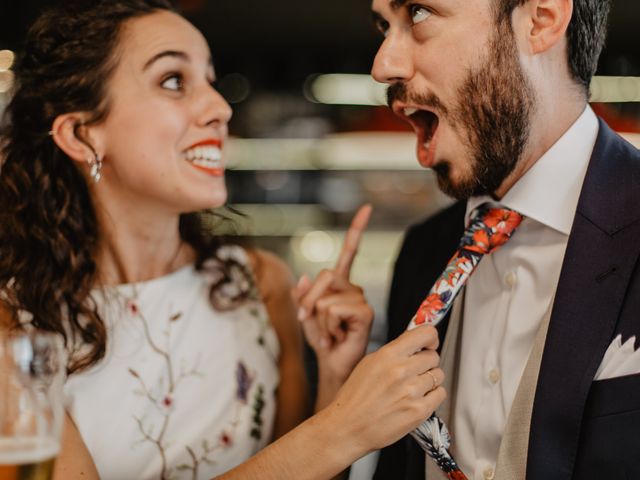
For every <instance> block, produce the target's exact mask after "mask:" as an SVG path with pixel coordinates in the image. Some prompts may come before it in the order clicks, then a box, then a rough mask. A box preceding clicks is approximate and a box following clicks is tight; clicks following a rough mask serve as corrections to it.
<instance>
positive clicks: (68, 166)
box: [0, 0, 231, 372]
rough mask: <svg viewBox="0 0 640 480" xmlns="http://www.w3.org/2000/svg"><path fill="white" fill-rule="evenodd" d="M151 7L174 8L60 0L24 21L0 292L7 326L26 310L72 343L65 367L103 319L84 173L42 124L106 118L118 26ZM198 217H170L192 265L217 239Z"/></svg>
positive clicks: (3, 168) (97, 350)
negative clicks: (67, 116)
mask: <svg viewBox="0 0 640 480" xmlns="http://www.w3.org/2000/svg"><path fill="white" fill-rule="evenodd" d="M158 10H169V11H174V9H173V6H172V5H171V3H170V2H169V1H167V0H69V1H65V2H61V4H60V5H59V6H58V7H56V8H53V9H51V10H49V11H47V12H45V13H44V14H42V15H41V16H40V17H39V18H38V20H36V22H35V23H34V25H33V26H32V27H31V28H30V30H29V32H28V34H27V38H26V42H25V46H24V53H23V54H22V55H21V56H20V57H19V59H18V62H17V66H16V78H17V84H16V88H15V91H14V94H13V98H12V100H11V102H10V103H9V105H8V106H7V109H6V112H5V118H4V122H3V124H4V127H3V128H2V131H1V137H0V138H1V141H0V146H1V148H2V150H1V152H0V205H1V206H2V208H1V209H0V252H2V254H1V255H0V300H2V302H3V303H4V307H5V308H6V309H7V310H8V312H9V314H10V316H11V317H12V322H13V324H14V326H15V327H19V313H20V312H21V311H26V312H29V313H30V314H32V315H33V319H32V321H31V324H32V325H33V326H34V327H36V328H40V329H43V330H49V331H55V332H58V333H60V334H62V335H63V336H64V337H65V340H66V343H67V346H68V347H70V348H74V349H75V351H73V352H72V353H73V354H72V355H71V356H70V358H71V359H72V361H71V362H70V364H69V366H68V368H69V371H70V372H74V371H78V370H82V369H84V368H87V367H88V366H91V365H93V364H95V363H96V362H97V361H99V360H100V359H101V358H102V357H103V356H104V354H105V351H106V342H107V333H106V329H105V325H104V323H103V321H102V319H101V317H100V315H99V313H98V310H97V305H96V303H95V301H94V300H93V298H92V296H91V290H92V289H93V288H95V287H96V281H97V266H96V262H95V254H96V251H97V248H98V242H99V239H100V237H99V226H98V221H97V217H96V212H95V208H94V205H93V202H92V199H91V196H90V194H89V189H88V186H87V184H86V180H85V178H84V177H83V175H82V174H81V172H80V171H79V169H78V168H77V167H76V166H75V165H74V162H73V161H71V159H70V158H69V157H68V156H67V155H66V154H65V153H64V152H63V151H62V150H60V149H59V148H58V147H57V146H56V144H55V143H54V142H53V141H52V139H51V138H50V136H49V135H48V131H49V129H50V128H51V125H52V123H53V121H54V119H55V118H56V117H57V116H59V115H61V114H64V113H68V112H73V111H84V112H91V118H90V121H89V122H87V123H89V124H96V123H98V122H100V121H102V120H103V119H105V118H106V116H107V114H108V112H109V99H108V97H107V81H108V79H109V78H110V77H111V75H112V73H113V71H114V69H115V67H116V65H117V61H118V59H117V52H116V51H117V46H118V42H119V37H120V33H121V31H122V27H123V25H124V24H125V22H126V21H128V20H130V19H133V18H136V17H141V16H144V15H148V14H151V13H153V12H156V11H158ZM203 222H205V219H203V217H202V214H195V213H190V214H184V215H182V216H181V218H180V235H181V237H182V239H183V240H184V241H186V242H187V243H188V244H190V245H191V246H192V247H193V248H194V250H195V251H196V255H197V258H196V268H198V269H201V268H203V265H204V264H205V263H206V260H208V259H210V258H214V257H215V256H216V253H217V251H218V248H219V246H220V245H221V240H220V239H219V238H217V237H216V236H214V235H213V234H212V233H210V232H211V229H210V228H205V224H204V223H203ZM223 270H224V269H223ZM223 273H224V272H223ZM230 276H231V275H230V274H229V277H230ZM213 293H214V292H213V290H212V299H213V298H214V295H213ZM77 345H80V346H81V347H82V348H81V349H80V348H79V347H77Z"/></svg>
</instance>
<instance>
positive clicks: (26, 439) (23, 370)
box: [0, 331, 66, 480]
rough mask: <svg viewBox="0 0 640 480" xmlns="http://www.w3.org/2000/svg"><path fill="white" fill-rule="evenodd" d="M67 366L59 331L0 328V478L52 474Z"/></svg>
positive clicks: (25, 479)
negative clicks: (11, 331)
mask: <svg viewBox="0 0 640 480" xmlns="http://www.w3.org/2000/svg"><path fill="white" fill-rule="evenodd" d="M65 372H66V355H65V351H64V346H63V340H62V337H61V336H60V335H57V334H54V333H49V332H39V331H31V332H26V333H1V332H0V479H2V480H49V479H51V477H52V474H53V464H54V461H55V458H56V456H57V455H58V453H59V451H60V442H61V436H62V424H63V420H64V406H63V400H62V386H63V383H64V379H65Z"/></svg>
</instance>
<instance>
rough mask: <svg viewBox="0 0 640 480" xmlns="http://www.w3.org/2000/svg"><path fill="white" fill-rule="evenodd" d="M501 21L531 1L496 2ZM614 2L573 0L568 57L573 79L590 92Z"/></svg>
mask: <svg viewBox="0 0 640 480" xmlns="http://www.w3.org/2000/svg"><path fill="white" fill-rule="evenodd" d="M494 1H495V6H496V10H497V20H498V22H501V21H504V20H507V19H510V18H511V14H512V13H513V10H514V9H515V8H516V7H518V6H520V5H524V4H525V3H526V2H527V1H528V0H494ZM610 7H611V0H573V16H572V17H571V22H570V23H569V28H568V29H567V45H568V46H567V50H568V52H567V56H568V62H569V70H570V72H571V76H572V77H573V79H574V80H575V82H576V83H578V84H579V85H581V86H582V87H583V88H584V90H585V92H588V91H589V84H590V83H591V78H592V77H593V75H594V74H595V72H596V68H597V67H598V58H599V57H600V53H601V52H602V48H603V47H604V42H605V38H606V36H607V18H608V16H609V10H610Z"/></svg>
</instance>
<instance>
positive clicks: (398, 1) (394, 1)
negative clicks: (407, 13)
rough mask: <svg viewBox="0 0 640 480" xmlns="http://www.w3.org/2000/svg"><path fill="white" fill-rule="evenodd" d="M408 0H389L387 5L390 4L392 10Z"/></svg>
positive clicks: (402, 5)
mask: <svg viewBox="0 0 640 480" xmlns="http://www.w3.org/2000/svg"><path fill="white" fill-rule="evenodd" d="M408 1H409V0H391V1H390V2H389V5H390V6H391V9H392V10H398V9H400V8H402V7H404V4H405V3H407V2H408Z"/></svg>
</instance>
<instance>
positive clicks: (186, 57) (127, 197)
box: [95, 11, 231, 213]
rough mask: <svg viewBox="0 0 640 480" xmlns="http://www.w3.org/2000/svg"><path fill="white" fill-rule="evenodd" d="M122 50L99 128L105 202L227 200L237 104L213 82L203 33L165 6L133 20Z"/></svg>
mask: <svg viewBox="0 0 640 480" xmlns="http://www.w3.org/2000/svg"><path fill="white" fill-rule="evenodd" d="M116 53H117V59H118V63H117V66H116V68H115V70H114V73H113V76H112V78H111V79H110V80H109V82H108V84H107V91H108V99H109V114H108V116H107V118H106V120H105V121H104V122H103V123H102V124H100V125H99V126H96V127H95V131H96V133H97V134H98V135H99V136H100V138H101V140H102V142H101V144H102V145H103V151H104V168H103V178H102V180H101V181H100V183H99V184H98V185H97V188H96V194H97V195H99V196H101V197H103V198H100V200H101V201H103V202H106V203H108V202H113V201H116V198H114V197H118V199H119V200H120V201H121V202H125V203H124V204H125V205H127V204H129V205H131V207H135V208H136V209H138V208H141V207H150V208H156V209H157V208H160V209H163V210H165V211H169V212H171V213H185V212H190V211H196V210H201V209H204V208H212V207H218V206H221V205H223V204H224V202H225V201H226V198H227V192H226V187H225V183H224V164H223V161H222V156H221V149H222V144H223V142H224V140H225V139H226V136H227V124H228V122H229V119H230V118H231V109H230V107H229V105H228V104H227V103H226V102H225V100H224V99H223V98H222V97H221V96H220V94H218V92H216V91H215V90H214V89H213V87H212V86H211V83H212V82H213V81H214V70H213V65H212V63H211V54H210V52H209V48H208V46H207V43H206V41H205V39H204V38H203V36H202V35H201V34H200V32H199V31H198V30H196V29H195V28H194V27H193V26H192V25H191V24H190V23H189V22H187V21H186V20H185V19H184V18H182V17H180V16H179V15H176V14H174V13H171V12H167V11H161V12H157V13H153V14H150V15H146V16H144V17H140V18H136V19H133V20H130V21H129V22H127V24H126V25H125V28H124V30H123V32H122V36H121V40H120V44H119V46H118V50H117V52H116Z"/></svg>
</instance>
